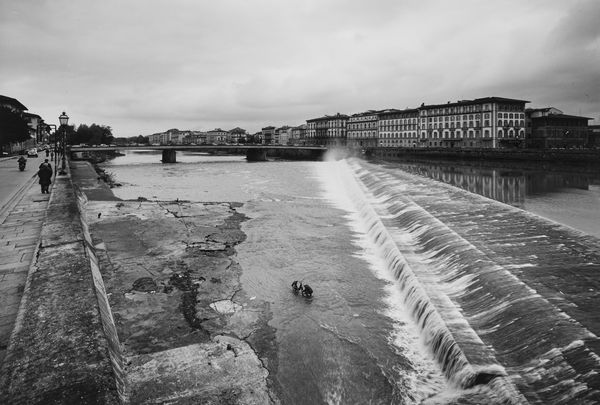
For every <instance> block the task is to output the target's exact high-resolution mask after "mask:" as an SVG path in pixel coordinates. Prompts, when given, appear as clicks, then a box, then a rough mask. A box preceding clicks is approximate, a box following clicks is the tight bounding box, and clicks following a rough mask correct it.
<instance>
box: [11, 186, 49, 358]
mask: <svg viewBox="0 0 600 405" xmlns="http://www.w3.org/2000/svg"><path fill="white" fill-rule="evenodd" d="M36 180H37V178H36V177H32V178H31V179H30V180H29V181H28V182H27V183H26V184H25V186H24V187H23V188H22V189H21V190H20V191H19V192H17V194H16V195H15V196H14V198H13V201H12V202H11V203H9V204H8V206H7V209H6V211H5V212H3V213H0V365H1V364H2V362H3V360H4V356H5V352H6V347H7V345H8V341H9V339H10V334H11V332H12V330H13V327H14V324H15V319H16V316H17V312H18V310H19V303H20V302H21V297H22V295H23V290H24V287H25V282H26V280H27V273H28V271H29V267H30V265H31V262H32V259H33V257H34V255H35V253H36V250H37V247H38V245H39V239H40V232H41V229H42V224H43V220H44V217H45V215H46V209H47V207H48V201H49V199H50V194H42V193H41V192H40V188H39V186H38V184H37V181H36Z"/></svg>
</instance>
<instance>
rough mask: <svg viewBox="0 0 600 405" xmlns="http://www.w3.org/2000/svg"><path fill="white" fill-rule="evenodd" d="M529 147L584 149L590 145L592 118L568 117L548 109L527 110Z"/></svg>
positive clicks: (559, 111) (551, 108) (554, 109)
mask: <svg viewBox="0 0 600 405" xmlns="http://www.w3.org/2000/svg"><path fill="white" fill-rule="evenodd" d="M526 120H527V146H528V147H530V148H584V147H587V146H588V145H589V137H590V131H589V126H588V121H589V120H591V118H587V117H579V116H576V115H567V114H563V112H562V111H561V110H559V109H556V108H553V107H548V108H538V109H533V108H532V109H527V111H526Z"/></svg>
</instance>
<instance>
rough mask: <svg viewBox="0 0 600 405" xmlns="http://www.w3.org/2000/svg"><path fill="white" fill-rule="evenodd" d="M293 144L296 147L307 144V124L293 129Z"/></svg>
mask: <svg viewBox="0 0 600 405" xmlns="http://www.w3.org/2000/svg"><path fill="white" fill-rule="evenodd" d="M291 142H292V144H294V145H305V144H306V124H302V125H298V126H297V127H293V128H292V138H291Z"/></svg>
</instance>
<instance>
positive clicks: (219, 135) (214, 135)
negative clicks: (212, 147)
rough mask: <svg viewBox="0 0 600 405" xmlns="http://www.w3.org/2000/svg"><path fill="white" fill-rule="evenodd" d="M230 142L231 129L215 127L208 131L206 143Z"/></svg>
mask: <svg viewBox="0 0 600 405" xmlns="http://www.w3.org/2000/svg"><path fill="white" fill-rule="evenodd" d="M227 142H229V131H225V130H223V129H221V128H215V129H212V130H210V131H207V132H206V143H209V144H217V145H218V144H220V143H227Z"/></svg>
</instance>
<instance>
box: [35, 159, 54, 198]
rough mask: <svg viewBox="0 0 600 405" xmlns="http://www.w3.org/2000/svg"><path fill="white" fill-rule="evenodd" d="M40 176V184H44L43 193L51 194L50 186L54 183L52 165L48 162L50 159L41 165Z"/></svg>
mask: <svg viewBox="0 0 600 405" xmlns="http://www.w3.org/2000/svg"><path fill="white" fill-rule="evenodd" d="M37 174H38V177H39V178H40V181H39V183H40V186H42V194H44V193H46V194H50V191H48V187H50V184H51V183H52V180H51V179H52V166H50V163H48V159H46V161H45V162H44V163H42V164H41V165H40V170H38V173H37Z"/></svg>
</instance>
